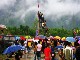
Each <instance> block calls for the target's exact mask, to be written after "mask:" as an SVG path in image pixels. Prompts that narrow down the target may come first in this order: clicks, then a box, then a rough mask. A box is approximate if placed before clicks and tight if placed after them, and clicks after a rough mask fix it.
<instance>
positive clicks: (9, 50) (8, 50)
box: [3, 45, 24, 54]
mask: <svg viewBox="0 0 80 60" xmlns="http://www.w3.org/2000/svg"><path fill="white" fill-rule="evenodd" d="M21 49H24V48H23V46H21V45H12V46H9V47H8V48H6V49H5V50H4V52H3V54H10V53H12V52H16V51H18V50H21Z"/></svg>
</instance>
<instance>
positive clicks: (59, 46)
mask: <svg viewBox="0 0 80 60" xmlns="http://www.w3.org/2000/svg"><path fill="white" fill-rule="evenodd" d="M55 48H60V49H62V48H63V46H61V45H58V46H56V47H55Z"/></svg>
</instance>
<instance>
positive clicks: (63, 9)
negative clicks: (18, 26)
mask: <svg viewBox="0 0 80 60" xmlns="http://www.w3.org/2000/svg"><path fill="white" fill-rule="evenodd" d="M17 1H20V3H19V9H18V10H17V11H15V12H14V15H15V16H20V18H22V19H23V18H25V15H26V14H27V13H30V12H31V11H34V12H37V11H38V10H40V11H41V12H43V13H44V14H45V15H46V16H50V15H56V16H57V17H60V16H62V15H67V14H69V15H73V14H76V13H78V12H80V3H79V0H1V2H0V9H5V10H6V9H7V8H9V7H13V6H14V5H15V3H16V2H17ZM38 3H39V4H40V7H39V8H38V7H37V4H38Z"/></svg>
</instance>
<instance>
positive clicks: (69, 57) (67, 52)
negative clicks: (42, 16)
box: [63, 42, 73, 60]
mask: <svg viewBox="0 0 80 60" xmlns="http://www.w3.org/2000/svg"><path fill="white" fill-rule="evenodd" d="M70 45H71V43H70V42H68V45H67V46H66V48H65V49H63V54H64V58H65V59H66V60H73V49H72V48H71V47H70Z"/></svg>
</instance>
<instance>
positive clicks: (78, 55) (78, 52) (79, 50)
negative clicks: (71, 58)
mask: <svg viewBox="0 0 80 60" xmlns="http://www.w3.org/2000/svg"><path fill="white" fill-rule="evenodd" d="M75 56H76V60H80V45H79V46H77V48H76V53H75Z"/></svg>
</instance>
